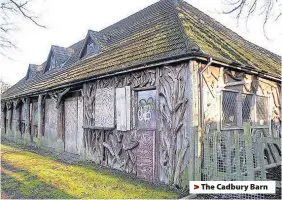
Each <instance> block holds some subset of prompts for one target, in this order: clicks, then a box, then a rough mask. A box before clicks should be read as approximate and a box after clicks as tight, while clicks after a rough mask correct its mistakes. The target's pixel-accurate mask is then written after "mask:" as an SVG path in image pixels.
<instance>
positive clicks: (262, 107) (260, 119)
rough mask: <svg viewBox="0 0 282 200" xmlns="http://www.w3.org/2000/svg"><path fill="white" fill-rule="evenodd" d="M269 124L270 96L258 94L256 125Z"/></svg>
mask: <svg viewBox="0 0 282 200" xmlns="http://www.w3.org/2000/svg"><path fill="white" fill-rule="evenodd" d="M267 124H268V98H267V97H264V96H256V125H262V126H263V125H267Z"/></svg>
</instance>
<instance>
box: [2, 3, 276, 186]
mask: <svg viewBox="0 0 282 200" xmlns="http://www.w3.org/2000/svg"><path fill="white" fill-rule="evenodd" d="M94 23H95V22H94ZM1 135H2V137H5V138H7V139H8V140H11V141H14V142H16V143H24V144H26V145H28V146H35V147H38V148H43V149H47V150H49V151H51V152H58V153H62V154H65V155H68V156H72V157H74V158H77V159H80V160H82V161H92V162H94V163H95V164H96V165H102V166H105V167H109V168H113V169H117V170H120V171H124V172H126V173H130V174H132V175H135V176H136V177H138V178H141V179H145V180H148V181H151V182H164V183H166V184H173V185H178V186H181V187H186V186H187V185H188V180H228V179H232V180H234V177H235V178H237V179H236V180H264V179H266V175H265V170H266V168H271V167H275V166H277V165H279V163H280V164H281V144H280V142H281V141H280V139H281V57H280V56H278V55H276V54H274V53H272V52H270V51H268V50H266V49H264V48H262V47H259V46H257V45H255V44H253V43H251V42H249V41H246V40H245V39H244V38H242V37H241V36H239V35H237V34H236V33H234V32H232V31H231V30H230V29H228V28H226V27H225V26H223V25H221V24H220V23H219V22H217V21H215V20H214V19H212V18H211V17H209V16H208V15H206V14H204V13H203V12H201V11H199V10H198V9H196V8H194V7H193V6H191V5H189V4H188V3H186V2H185V1H182V0H160V1H159V2H157V3H155V4H153V5H151V6H149V7H147V8H145V9H143V10H141V11H139V12H137V13H135V14H133V15H131V16H129V17H127V18H125V19H123V20H121V21H119V22H117V23H115V24H113V25H111V26H109V27H106V28H105V29H103V30H100V31H92V30H89V31H88V32H87V34H86V37H85V38H84V39H82V40H81V41H78V42H76V43H75V44H73V45H71V46H69V47H61V46H55V45H54V46H51V48H50V52H49V55H48V56H47V59H46V61H45V62H43V63H42V64H39V65H36V64H30V65H29V67H28V71H27V74H26V76H25V77H23V78H22V79H21V80H20V81H19V82H18V83H17V84H15V85H14V86H12V87H11V88H10V89H9V90H7V91H6V92H4V93H3V94H2V99H1ZM261 155H262V156H261ZM245 172H246V173H245ZM258 174H259V175H258Z"/></svg>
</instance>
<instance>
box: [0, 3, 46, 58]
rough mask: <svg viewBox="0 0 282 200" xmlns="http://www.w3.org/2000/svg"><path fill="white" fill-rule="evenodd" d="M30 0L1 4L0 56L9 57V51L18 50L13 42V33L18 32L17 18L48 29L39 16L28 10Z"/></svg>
mask: <svg viewBox="0 0 282 200" xmlns="http://www.w3.org/2000/svg"><path fill="white" fill-rule="evenodd" d="M29 2H30V0H22V1H20V0H1V3H0V55H2V56H5V57H8V56H7V54H8V53H7V51H8V50H10V49H17V46H16V45H15V43H14V42H13V36H12V33H13V32H14V31H16V30H18V28H17V26H16V25H17V24H16V23H15V21H16V19H17V18H23V19H27V20H28V21H31V22H32V23H33V24H35V25H36V26H38V27H40V28H46V27H45V26H44V25H42V24H40V23H39V22H38V21H37V19H38V16H37V15H36V14H34V13H32V12H31V11H30V10H29V9H28V3H29Z"/></svg>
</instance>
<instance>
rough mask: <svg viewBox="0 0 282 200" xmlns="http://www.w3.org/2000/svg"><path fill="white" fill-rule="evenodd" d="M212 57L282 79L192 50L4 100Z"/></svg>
mask: <svg viewBox="0 0 282 200" xmlns="http://www.w3.org/2000/svg"><path fill="white" fill-rule="evenodd" d="M91 58H92V57H90V58H89V60H88V59H86V60H83V61H82V62H78V63H75V64H73V65H72V66H70V67H74V66H77V65H80V64H82V63H85V62H87V61H91V60H90V59H91ZM210 58H213V63H214V64H218V65H222V66H225V67H227V68H230V69H235V70H240V71H244V72H247V73H248V74H255V75H258V76H260V77H264V78H266V79H270V80H274V81H276V82H281V79H279V78H276V77H272V76H269V75H266V74H261V73H260V72H258V71H259V70H257V71H255V70H256V69H254V68H253V67H250V66H246V65H242V64H239V63H235V62H231V61H229V60H226V59H222V58H218V57H211V56H210V55H208V54H204V53H199V52H192V53H185V54H180V55H177V56H170V57H166V58H162V59H155V60H152V61H148V62H144V63H140V64H136V65H132V66H129V67H126V68H124V69H123V70H122V71H121V70H119V69H117V70H114V71H111V72H107V73H103V74H100V75H94V76H93V77H92V78H84V79H81V80H79V81H76V82H70V83H68V84H64V85H59V86H57V87H53V88H49V89H46V90H41V91H36V92H31V93H27V94H24V95H14V96H13V97H8V98H3V100H10V99H14V98H18V97H22V98H24V97H28V96H36V95H38V94H42V93H46V92H49V91H54V90H57V89H61V88H65V87H70V86H77V85H79V84H82V83H86V82H90V81H93V80H96V79H99V78H105V77H109V76H114V75H117V74H123V73H127V72H132V71H136V70H140V69H145V68H152V67H156V66H160V65H164V64H172V63H175V62H180V61H185V60H191V59H197V60H203V61H206V59H210Z"/></svg>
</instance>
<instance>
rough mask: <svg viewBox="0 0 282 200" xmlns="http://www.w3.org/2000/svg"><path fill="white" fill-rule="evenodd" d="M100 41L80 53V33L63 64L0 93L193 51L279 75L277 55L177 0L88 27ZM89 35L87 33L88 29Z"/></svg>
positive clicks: (43, 87) (41, 86)
mask: <svg viewBox="0 0 282 200" xmlns="http://www.w3.org/2000/svg"><path fill="white" fill-rule="evenodd" d="M89 33H91V37H95V42H97V44H98V45H99V46H100V47H101V52H100V53H99V54H97V55H93V56H90V57H87V58H86V59H79V55H80V51H81V49H82V48H83V45H84V44H85V42H84V41H85V39H84V40H81V41H79V42H77V43H75V44H74V45H72V46H70V47H69V48H68V50H69V52H72V53H71V56H70V57H69V58H68V60H67V61H66V62H65V64H64V66H63V67H61V68H58V69H54V70H51V71H48V72H46V73H43V74H40V75H38V76H35V77H33V78H32V79H29V80H25V79H23V80H21V81H20V84H16V85H15V86H13V87H12V88H10V89H9V90H7V91H6V92H5V93H4V94H3V96H2V97H3V98H4V99H7V98H13V97H15V96H26V95H28V94H31V93H33V92H40V91H42V90H46V89H52V88H55V87H57V86H60V85H67V84H73V83H76V82H78V81H84V80H87V79H89V78H91V77H94V76H97V75H99V74H104V73H110V72H112V71H117V70H121V71H122V70H123V69H125V68H127V67H130V66H134V65H138V64H142V63H146V62H149V61H152V60H157V59H164V58H169V57H172V56H178V55H183V54H185V53H191V52H194V51H195V49H196V50H197V51H198V52H202V53H205V54H208V55H210V56H215V57H218V58H223V59H225V60H226V59H227V60H229V61H231V62H236V63H240V64H243V65H250V66H252V67H254V68H257V69H261V70H264V71H266V72H267V73H268V74H269V75H271V76H274V77H281V75H280V71H281V67H280V59H281V57H280V56H278V55H276V54H274V53H271V52H269V51H268V50H266V49H263V48H261V47H259V46H257V45H255V44H252V43H251V42H248V41H246V40H245V39H243V38H242V37H240V36H239V35H237V34H236V33H234V32H232V31H231V30H229V29H227V28H226V27H224V26H223V25H221V24H220V23H218V22H216V21H215V20H214V19H212V18H210V17H209V16H207V15H206V14H204V13H203V12H201V11H199V10H197V9H196V8H194V7H192V6H191V5H189V4H188V3H186V2H184V1H182V0H179V1H178V0H161V1H159V2H157V3H155V4H153V5H151V6H149V7H147V8H145V9H143V10H141V11H139V12H137V13H135V14H133V15H131V16H129V17H127V18H125V19H123V20H121V21H119V22H117V23H115V24H113V25H111V26H109V27H107V28H105V29H103V30H101V31H98V32H97V31H95V32H94V31H89ZM87 35H88V34H87Z"/></svg>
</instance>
